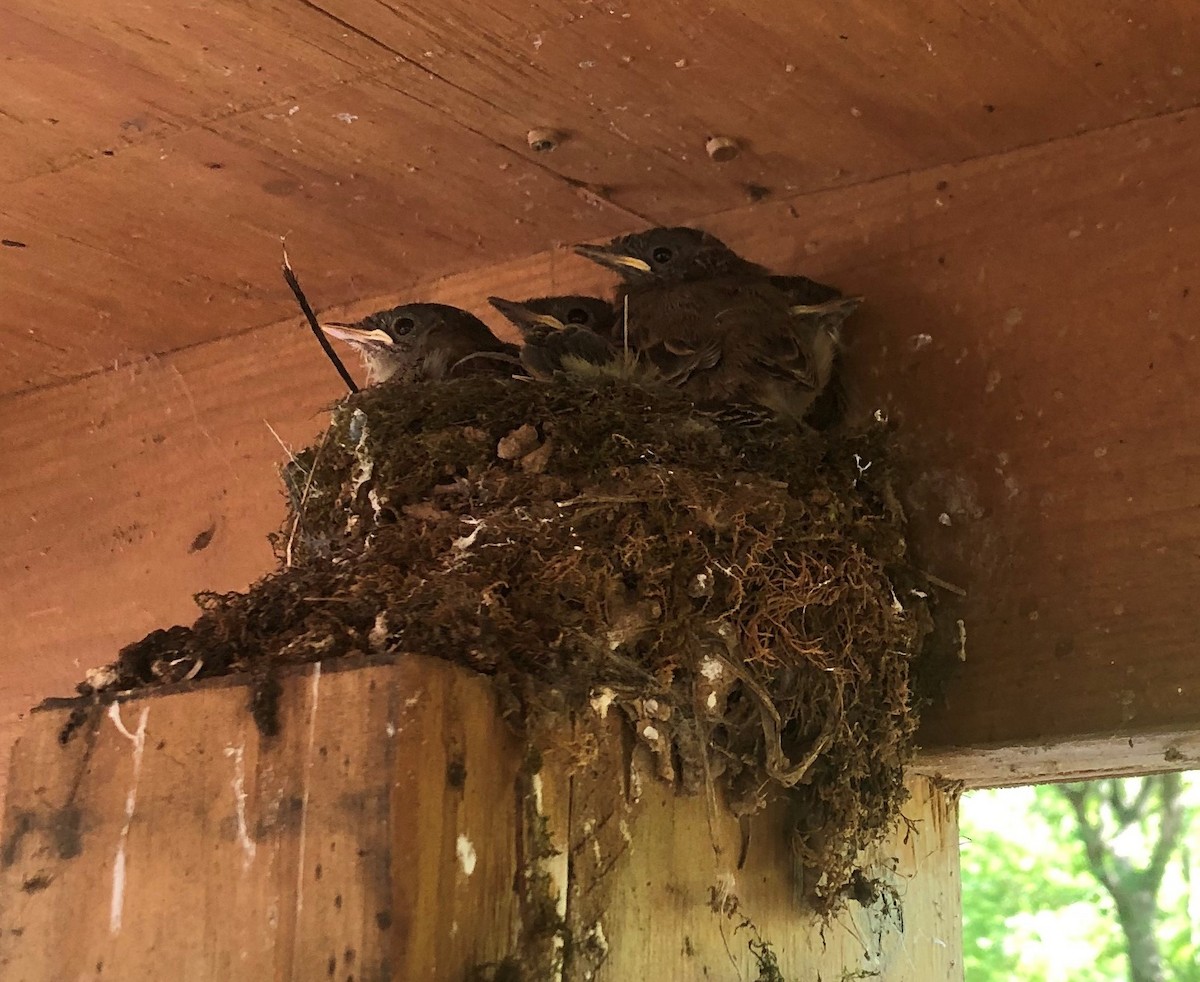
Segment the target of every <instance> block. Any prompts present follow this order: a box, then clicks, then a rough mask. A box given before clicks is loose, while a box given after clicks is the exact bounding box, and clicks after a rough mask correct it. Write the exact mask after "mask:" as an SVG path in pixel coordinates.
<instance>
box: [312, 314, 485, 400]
mask: <svg viewBox="0 0 1200 982" xmlns="http://www.w3.org/2000/svg"><path fill="white" fill-rule="evenodd" d="M321 330H323V331H324V332H325V333H326V334H328V335H329V336H330V337H335V338H339V339H340V340H342V341H346V342H348V343H349V344H351V345H352V346H353V347H355V348H356V349H357V350H358V352H359V353H360V354H361V355H362V357H363V361H364V362H366V364H367V367H368V369H369V370H370V372H371V374H372V376H373V378H374V379H375V380H376V381H384V380H385V379H387V378H389V377H391V376H392V375H394V374H396V373H397V372H398V371H401V370H408V369H415V370H416V371H417V372H418V373H419V374H420V375H423V376H426V377H440V376H441V375H443V374H445V372H446V371H448V370H449V368H450V366H452V365H453V364H455V363H456V362H457V361H459V360H461V359H462V358H464V357H466V356H467V355H470V354H474V353H477V352H496V351H504V350H506V348H507V346H506V345H505V344H504V343H503V342H502V341H500V340H499V339H498V338H497V337H496V336H495V335H494V334H492V332H491V331H489V330H488V327H487V325H486V324H484V323H483V321H481V320H480V319H479V318H477V317H476V316H475V315H474V314H471V313H469V312H468V311H465V310H460V309H459V308H458V307H451V306H449V305H448V304H440V303H407V304H402V305H400V306H399V307H392V308H391V309H390V310H380V311H377V312H376V313H374V314H368V315H367V316H366V317H364V318H363V319H362V320H360V321H356V322H355V323H353V324H343V323H336V322H333V323H329V324H324V325H322V327H321Z"/></svg>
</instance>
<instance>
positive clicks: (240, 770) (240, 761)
mask: <svg viewBox="0 0 1200 982" xmlns="http://www.w3.org/2000/svg"><path fill="white" fill-rule="evenodd" d="M225 756H226V757H232V758H233V780H232V781H230V782H229V784H230V786H231V787H232V788H233V802H234V806H235V808H236V815H237V836H238V843H239V844H240V845H241V847H242V872H243V873H244V872H245V871H246V870H248V869H249V868H250V865H251V864H252V863H253V862H254V854H255V852H256V851H257V847H256V846H255V845H254V840H253V839H251V838H250V832H249V828H248V826H247V824H246V744H245V742H244V741H243V742H242V743H239V744H238V745H237V746H236V747H226V748H225Z"/></svg>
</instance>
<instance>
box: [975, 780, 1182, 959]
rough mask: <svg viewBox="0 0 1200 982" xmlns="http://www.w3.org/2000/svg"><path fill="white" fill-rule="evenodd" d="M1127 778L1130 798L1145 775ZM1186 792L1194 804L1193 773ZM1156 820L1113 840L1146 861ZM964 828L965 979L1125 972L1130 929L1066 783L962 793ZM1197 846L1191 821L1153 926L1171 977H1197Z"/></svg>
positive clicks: (1123, 851) (1130, 855)
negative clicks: (1092, 854)
mask: <svg viewBox="0 0 1200 982" xmlns="http://www.w3.org/2000/svg"><path fill="white" fill-rule="evenodd" d="M1123 785H1124V786H1123V787H1122V788H1121V789H1120V790H1121V791H1122V792H1123V796H1124V798H1125V800H1128V801H1133V800H1134V799H1135V798H1136V797H1137V790H1138V788H1139V786H1140V783H1139V780H1138V779H1130V780H1129V781H1127V782H1123ZM1109 790H1111V789H1106V795H1107V793H1108V791H1109ZM1184 799H1185V800H1186V801H1188V802H1189V803H1193V808H1194V803H1196V802H1197V801H1198V799H1200V784H1197V783H1196V782H1192V781H1187V782H1186V783H1185V787H1184ZM1155 800H1156V801H1157V799H1155ZM1091 807H1092V809H1093V811H1095V810H1097V809H1099V808H1100V807H1102V806H1099V805H1095V804H1093V805H1092V806H1091ZM1191 810H1192V808H1189V818H1190V812H1191ZM1157 824H1158V823H1157V820H1156V816H1154V815H1151V816H1150V820H1149V821H1146V822H1142V823H1133V825H1132V826H1131V827H1128V828H1126V829H1124V830H1123V831H1121V832H1120V833H1119V834H1116V835H1114V836H1113V837H1112V839H1111V843H1110V844H1111V845H1112V846H1113V848H1114V849H1115V850H1116V851H1118V852H1119V853H1120V854H1122V855H1126V856H1128V858H1129V860H1130V861H1131V862H1132V863H1134V864H1136V865H1139V866H1140V865H1144V864H1145V862H1146V861H1147V857H1148V856H1149V855H1150V851H1151V848H1152V841H1150V840H1151V839H1152V837H1153V836H1154V835H1155V834H1156V830H1157ZM961 828H962V850H961V853H962V887H963V941H964V960H965V965H966V977H967V980H968V982H993V980H996V982H999V980H1004V982H1008V980H1030V982H1034V980H1036V982H1125V980H1126V979H1128V977H1129V976H1128V971H1129V969H1128V965H1127V962H1126V957H1125V951H1126V948H1125V937H1124V934H1123V933H1122V931H1121V927H1120V925H1119V923H1118V921H1117V917H1116V912H1115V907H1114V904H1113V901H1112V898H1111V896H1110V895H1109V893H1108V891H1107V890H1106V889H1105V888H1104V887H1103V886H1102V885H1101V884H1100V882H1099V881H1098V880H1097V879H1096V877H1095V875H1094V874H1093V872H1092V869H1091V866H1090V865H1089V862H1088V858H1087V854H1086V852H1085V849H1084V846H1083V843H1082V841H1081V840H1080V838H1079V832H1078V824H1077V821H1076V817H1075V813H1074V811H1073V809H1072V807H1071V805H1070V803H1069V802H1068V801H1067V800H1066V798H1065V797H1064V795H1063V794H1062V791H1061V790H1060V789H1059V788H1056V787H1054V786H1050V785H1046V786H1041V787H1036V788H1031V787H1026V788H1011V789H1004V790H998V791H977V792H972V793H969V794H967V795H964V796H963V803H962V810H961ZM1185 828H1186V826H1185ZM1191 854H1192V849H1191V848H1190V842H1189V835H1188V833H1187V832H1186V831H1185V833H1184V835H1183V837H1182V840H1181V847H1180V849H1178V850H1177V851H1176V854H1175V855H1174V856H1173V857H1172V859H1171V861H1170V863H1169V865H1168V868H1167V873H1166V876H1165V878H1164V881H1163V886H1162V890H1161V893H1160V896H1159V907H1160V921H1159V925H1158V930H1157V932H1156V933H1157V936H1158V939H1159V944H1160V947H1161V950H1162V954H1163V960H1164V963H1165V967H1166V972H1167V976H1166V977H1167V978H1168V979H1170V980H1172V982H1200V960H1198V952H1197V942H1200V897H1198V898H1197V899H1196V900H1192V901H1191V906H1192V908H1193V913H1192V915H1189V900H1190V898H1191V893H1192V888H1191V885H1190V882H1189V881H1190V880H1191V866H1192V858H1191ZM1198 872H1200V869H1198ZM1198 885H1200V884H1198Z"/></svg>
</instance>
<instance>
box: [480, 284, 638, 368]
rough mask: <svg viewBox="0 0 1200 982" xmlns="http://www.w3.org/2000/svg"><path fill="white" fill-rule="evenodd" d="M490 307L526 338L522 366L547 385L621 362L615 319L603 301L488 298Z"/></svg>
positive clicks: (565, 298) (596, 299) (588, 299)
mask: <svg viewBox="0 0 1200 982" xmlns="http://www.w3.org/2000/svg"><path fill="white" fill-rule="evenodd" d="M488 303H490V304H491V305H492V306H493V307H495V308H496V309H497V310H498V311H500V313H502V314H503V315H504V316H505V317H507V318H508V319H509V320H510V321H512V322H513V323H514V324H515V325H516V326H517V329H518V330H520V332H521V338H522V340H523V341H524V344H523V345H522V346H521V355H520V357H521V365H522V367H524V369H525V370H526V371H527V372H528V373H529V374H530V375H532V376H533V377H534V378H536V379H539V380H542V381H545V380H548V379H550V378H551V377H553V376H554V375H555V374H556V373H558V372H570V373H575V374H578V373H580V372H586V371H588V370H589V368H590V367H592V366H599V365H608V364H610V363H612V362H613V361H615V360H616V357H617V349H616V348H615V347H614V346H613V345H612V343H611V342H610V341H609V336H610V335H611V333H612V330H613V323H614V321H615V319H616V318H615V315H614V312H613V308H612V304H610V303H609V302H608V301H607V300H601V299H600V298H599V297H583V296H565V297H535V298H533V299H531V300H523V301H520V302H517V301H514V300H505V299H504V298H503V297H488Z"/></svg>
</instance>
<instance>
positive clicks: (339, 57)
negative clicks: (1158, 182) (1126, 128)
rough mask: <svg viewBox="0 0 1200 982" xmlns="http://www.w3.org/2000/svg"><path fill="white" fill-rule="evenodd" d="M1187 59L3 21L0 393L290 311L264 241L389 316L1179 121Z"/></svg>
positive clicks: (725, 39) (775, 33) (1010, 33)
mask: <svg viewBox="0 0 1200 982" xmlns="http://www.w3.org/2000/svg"><path fill="white" fill-rule="evenodd" d="M1197 50H1200V7H1198V6H1197V5H1196V4H1194V3H1190V2H1188V0H1159V2H1158V3H1155V4H1146V3H1142V2H1135V0H1124V2H1119V3H1106V4H1096V3H1094V2H1092V0H1063V2H1060V3H1056V4H1053V5H1043V6H1042V9H1037V7H1036V5H1035V7H1033V8H1031V7H1029V6H1026V5H1023V4H1020V3H1017V2H995V0H993V2H990V3H987V4H985V3H982V2H980V3H978V4H974V5H962V4H959V3H956V2H949V0H919V2H918V0H890V2H888V3H880V2H878V0H872V2H868V0H846V2H841V3H838V4H836V5H834V4H828V3H822V2H819V0H791V2H788V3H779V2H777V0H746V2H736V3H735V2H731V0H715V2H699V0H682V2H659V3H653V4H648V3H635V2H632V0H601V2H591V0H569V2H557V3H556V2H523V3H515V2H507V3H506V2H502V0H491V2H478V0H418V2H403V3H401V2H397V0H324V2H322V3H315V2H309V0H302V2H298V3H281V2H278V0H249V2H245V3H236V4H235V3H230V2H195V3H190V4H184V5H181V4H150V3H145V2H141V0H139V2H132V0H112V2H106V3H102V4H101V3H95V2H88V0H36V2H35V0H8V2H7V3H6V4H5V5H4V7H3V10H2V11H0V54H2V57H0V181H2V182H3V192H2V194H0V237H2V238H3V240H4V246H3V247H2V248H0V299H2V303H0V351H2V352H3V358H2V359H0V394H3V393H8V394H11V393H16V392H20V391H23V390H28V389H32V388H37V387H42V386H48V385H56V384H61V383H63V382H65V381H68V380H71V379H74V378H77V377H80V376H84V375H88V374H91V373H95V372H100V371H105V370H110V369H113V368H114V367H119V366H121V365H124V364H128V363H130V362H137V361H140V360H142V359H145V358H146V357H147V356H151V355H161V354H163V353H165V352H169V351H173V350H177V349H180V348H184V347H187V346H191V345H196V344H200V343H203V342H206V341H211V340H213V339H215V338H218V337H222V336H229V335H234V334H237V333H239V332H244V331H246V330H248V329H252V328H256V327H261V326H264V325H268V324H271V323H273V322H277V321H280V320H282V319H285V318H288V317H291V316H292V315H293V312H294V308H293V307H292V305H291V301H290V298H289V296H288V295H287V293H286V291H285V289H284V288H283V285H282V283H281V281H280V277H279V272H278V260H279V237H280V236H281V235H284V234H286V235H287V236H288V242H289V246H290V249H291V251H292V255H293V258H294V259H295V261H296V263H297V265H298V268H299V271H300V273H301V274H302V277H303V281H304V283H305V284H306V287H307V288H308V290H309V291H310V293H311V294H312V295H313V299H314V302H315V303H316V304H317V306H318V307H323V306H328V305H332V304H343V303H346V302H349V301H352V300H355V299H357V298H364V297H376V296H380V295H384V294H393V295H394V294H403V293H404V292H405V291H406V290H407V289H409V288H410V287H412V286H414V285H415V284H420V283H427V282H429V281H431V280H432V279H435V278H437V277H440V276H442V275H445V274H448V273H452V272H456V271H465V270H469V269H472V268H477V267H480V266H482V265H486V264H492V263H496V262H499V261H503V260H508V259H513V258H516V257H520V256H526V255H530V254H533V253H536V252H540V251H543V250H546V249H547V248H550V247H552V246H554V245H556V244H558V243H562V242H564V241H572V240H579V239H585V238H596V237H600V236H605V235H608V234H611V233H614V232H617V231H619V230H623V229H628V228H631V227H634V226H636V225H638V224H641V223H642V222H643V221H645V222H683V221H688V220H691V219H694V218H696V217H697V216H700V215H711V214H713V213H717V212H722V211H726V210H729V209H733V208H736V207H740V206H744V205H745V204H746V203H747V202H748V201H750V200H756V199H760V198H762V197H764V196H765V197H776V198H782V197H793V196H795V195H799V194H803V193H806V192H811V191H818V190H823V189H832V188H837V187H845V186H850V185H856V184H862V183H863V182H868V181H872V180H875V179H878V178H880V177H882V176H885V175H895V174H899V173H902V172H906V171H909V170H913V169H917V168H927V167H930V166H933V165H937V164H942V163H952V162H957V161H962V160H965V159H968V158H973V157H979V156H984V155H988V154H993V153H996V152H999V151H1003V150H1008V149H1012V148H1014V147H1018V146H1024V145H1029V144H1037V143H1041V142H1044V141H1047V140H1051V139H1054V138H1057V137H1062V136H1065V135H1069V134H1073V133H1076V132H1078V131H1083V130H1096V129H1100V128H1104V127H1109V126H1112V125H1114V124H1118V123H1121V122H1123V121H1128V120H1131V119H1135V118H1139V117H1150V116H1155V115H1159V114H1163V113H1167V112H1170V111H1172V110H1178V109H1181V108H1184V107H1189V106H1192V105H1195V104H1196V103H1197V101H1200V63H1198V62H1197V60H1196V57H1195V52H1196V51H1197ZM531 127H550V128H553V129H555V130H558V131H560V132H561V133H562V134H563V135H564V139H563V141H562V143H561V145H560V146H559V147H558V148H557V149H556V150H554V151H553V152H550V153H540V154H539V153H535V152H534V151H532V150H531V149H530V148H529V146H528V144H527V140H526V134H527V131H528V130H529V129H530V128H531ZM714 134H719V135H725V136H729V137H732V138H734V139H735V140H737V141H738V143H739V145H740V146H741V147H742V153H741V154H740V155H739V157H738V158H736V159H735V160H733V161H731V162H728V163H720V164H718V163H715V162H713V161H712V160H710V159H709V158H708V157H707V156H706V154H705V152H704V144H705V140H706V138H708V137H709V136H711V135H714ZM1097 166H1103V162H1098V164H1097ZM797 218H798V219H799V223H798V225H797V226H796V234H795V241H794V242H790V243H787V244H785V245H783V246H781V247H780V249H779V254H780V255H779V261H780V264H781V265H787V264H788V263H789V262H794V261H795V260H796V259H797V258H802V257H803V251H802V248H801V246H802V244H803V242H804V241H805V238H806V235H807V233H806V230H805V224H804V215H803V212H802V209H801V210H800V212H799V213H798V214H797ZM789 250H790V254H789Z"/></svg>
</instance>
